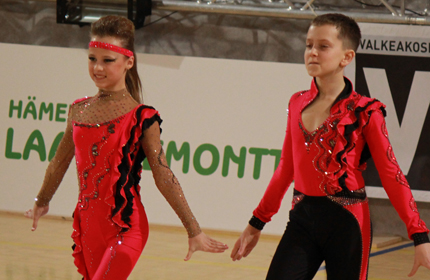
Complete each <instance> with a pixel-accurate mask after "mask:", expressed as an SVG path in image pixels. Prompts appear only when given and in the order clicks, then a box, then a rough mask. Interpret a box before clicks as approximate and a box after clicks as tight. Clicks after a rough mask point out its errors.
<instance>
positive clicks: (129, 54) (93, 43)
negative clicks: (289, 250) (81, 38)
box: [88, 41, 133, 57]
mask: <svg viewBox="0 0 430 280" xmlns="http://www.w3.org/2000/svg"><path fill="white" fill-rule="evenodd" d="M88 47H89V48H100V49H105V50H109V51H114V52H117V53H120V54H123V55H125V56H127V57H132V56H133V52H132V51H130V50H127V49H125V48H121V47H119V46H115V45H112V44H109V43H104V42H98V41H91V42H90V43H89V44H88Z"/></svg>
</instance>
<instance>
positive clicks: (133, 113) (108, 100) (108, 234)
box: [36, 89, 201, 280]
mask: <svg viewBox="0 0 430 280" xmlns="http://www.w3.org/2000/svg"><path fill="white" fill-rule="evenodd" d="M155 123H158V124H160V123H161V118H160V116H159V114H158V111H156V110H155V109H154V108H152V107H149V106H146V105H143V104H138V103H137V102H136V101H135V100H134V99H133V98H132V97H131V95H130V94H129V93H128V91H127V90H126V89H124V90H121V91H116V92H107V91H102V90H100V91H99V93H98V94H97V95H96V96H94V97H86V98H82V99H79V100H77V101H75V102H74V103H73V104H72V106H71V107H70V112H69V116H68V122H67V128H66V131H65V133H64V136H63V138H62V140H61V142H60V145H59V147H58V149H57V152H56V154H55V157H54V158H53V159H52V160H51V162H50V164H49V166H48V169H47V171H46V175H45V180H44V183H43V186H42V188H41V190H40V192H39V194H38V196H37V201H36V204H37V206H46V205H48V204H49V201H50V200H51V198H52V196H53V195H54V193H55V191H56V190H57V188H58V186H59V184H60V182H61V180H62V178H63V176H64V173H65V172H66V170H67V168H68V166H69V164H70V162H71V160H72V158H73V157H74V156H75V157H76V167H77V173H78V181H79V198H78V203H77V205H76V208H75V211H74V221H73V229H74V231H73V234H72V238H73V241H74V243H75V245H74V246H73V249H74V251H73V256H74V258H75V265H76V266H77V269H78V271H79V273H81V274H82V275H83V277H84V278H83V279H85V280H91V279H92V280H99V279H110V280H123V279H127V277H128V276H129V275H130V273H131V271H132V269H133V267H134V265H135V264H136V262H137V261H138V259H139V257H140V254H141V253H142V250H143V248H144V247H145V244H146V241H147V238H148V221H147V217H146V213H145V209H144V206H143V205H142V202H141V199H140V198H141V197H140V186H139V183H140V178H141V177H140V175H141V172H142V161H143V160H144V159H145V158H148V163H150V166H151V170H152V174H153V177H154V180H155V183H156V185H157V188H158V189H159V190H160V192H161V193H162V194H163V196H164V197H165V198H166V200H167V201H168V202H169V204H170V205H171V207H172V208H173V210H174V211H175V212H176V213H177V214H178V216H179V218H180V219H181V221H182V223H183V224H184V226H185V228H186V230H187V232H188V236H189V237H194V236H196V235H197V234H199V233H200V232H201V230H200V227H199V224H198V223H197V221H196V219H195V217H194V216H193V214H192V212H191V210H190V208H189V206H188V203H187V201H186V200H185V197H184V194H183V191H182V188H181V186H180V184H179V182H178V181H177V179H176V177H175V176H174V175H173V173H172V171H171V170H170V168H169V167H168V165H167V162H166V159H165V156H164V152H163V149H162V147H161V143H160V142H159V140H157V141H156V143H152V142H151V143H149V142H147V141H146V140H145V139H148V137H149V138H150V136H148V137H147V138H145V135H146V134H148V133H149V132H148V131H149V128H150V127H152V125H155Z"/></svg>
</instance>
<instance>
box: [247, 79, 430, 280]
mask: <svg viewBox="0 0 430 280" xmlns="http://www.w3.org/2000/svg"><path fill="white" fill-rule="evenodd" d="M345 84H346V86H345V89H344V90H343V91H342V93H341V94H340V95H339V97H338V98H337V100H336V101H335V102H334V105H333V106H332V108H331V111H330V116H329V117H328V118H327V119H326V120H325V121H324V123H323V124H321V125H320V126H319V127H318V128H317V129H316V130H314V131H307V130H306V128H305V127H304V125H303V122H302V119H301V113H302V111H303V110H304V109H305V108H306V106H307V105H309V104H310V103H312V101H313V100H314V99H315V98H316V96H317V95H318V87H317V84H316V82H315V80H313V82H312V84H311V89H310V90H307V91H302V92H298V93H296V94H294V95H293V96H292V97H291V99H290V103H289V108H288V124H287V131H286V137H285V141H284V144H283V148H282V154H281V160H280V163H279V166H278V168H277V170H276V171H275V174H274V175H273V177H272V179H271V181H270V184H269V186H268V187H267V190H266V192H265V194H264V196H263V198H262V199H261V202H260V204H259V205H258V207H257V208H256V209H255V210H254V212H253V214H254V217H253V218H252V219H251V221H250V224H251V225H256V227H257V228H258V226H259V225H260V228H261V226H262V225H264V223H267V222H269V221H270V220H271V217H272V216H273V215H274V214H275V213H277V211H278V210H279V207H280V204H281V201H282V199H283V197H284V194H285V192H286V191H287V189H288V187H289V185H290V184H291V182H292V181H293V180H294V198H293V203H292V204H293V205H292V210H291V212H290V222H289V223H288V226H287V229H286V232H285V234H284V237H283V240H282V241H281V243H280V245H279V247H278V250H277V253H276V255H275V257H274V259H273V261H272V265H271V268H270V269H269V274H268V279H275V278H277V279H281V278H280V277H279V275H280V274H282V273H283V275H286V274H290V278H288V279H312V277H313V275H314V274H315V273H316V272H317V270H318V268H319V266H320V264H321V262H322V261H323V260H325V261H326V267H327V275H328V277H329V279H357V280H358V279H360V280H362V279H367V268H368V259H369V253H370V246H371V238H372V236H371V235H372V234H371V222H370V215H369V207H368V201H367V197H366V192H365V183H364V180H363V177H362V171H363V170H364V169H365V168H366V160H368V159H369V158H370V157H372V158H373V161H374V162H375V165H376V168H377V170H378V172H379V175H380V178H381V181H382V184H383V187H384V189H385V190H386V192H387V194H388V196H389V198H390V201H391V202H392V204H393V205H394V207H395V209H396V211H397V212H398V214H399V216H400V217H401V219H402V220H403V221H404V223H405V224H406V227H407V230H408V235H409V238H411V239H414V240H415V243H416V244H420V243H424V242H428V237H427V233H428V231H429V230H428V229H427V227H426V225H425V223H424V222H423V221H422V220H421V219H420V216H419V213H418V210H417V207H416V203H415V201H414V198H413V196H412V193H411V190H410V187H409V185H408V183H407V181H406V179H405V176H404V175H403V173H402V171H401V170H400V167H399V165H398V163H397V161H396V158H395V156H394V153H393V150H392V147H391V144H390V142H389V139H388V134H387V129H386V125H385V120H384V117H385V109H384V107H385V105H384V104H382V103H381V102H379V101H378V100H376V99H371V98H368V97H364V96H361V95H359V94H358V93H356V92H355V91H354V90H353V89H352V84H351V82H350V81H349V80H347V79H346V78H345ZM298 236H299V237H298ZM300 240H305V241H300ZM302 245H303V247H306V248H303V247H300V246H302ZM292 247H295V249H292ZM289 253H290V254H292V256H290V257H285V255H286V254H289ZM282 258H284V260H282ZM288 258H290V259H288ZM283 261H286V263H282V262H283ZM288 263H289V266H290V267H291V269H290V268H287V267H286V266H288V265H287V264H288ZM353 264H357V265H353ZM301 266H302V267H301ZM342 266H346V267H348V268H345V269H344V268H341V267H342ZM300 269H302V271H301V272H297V271H299V270H300ZM280 270H283V272H280ZM342 270H344V271H345V272H344V273H345V275H348V277H346V278H342V277H345V276H342V272H339V271H342ZM293 271H296V272H293ZM291 273H295V276H291Z"/></svg>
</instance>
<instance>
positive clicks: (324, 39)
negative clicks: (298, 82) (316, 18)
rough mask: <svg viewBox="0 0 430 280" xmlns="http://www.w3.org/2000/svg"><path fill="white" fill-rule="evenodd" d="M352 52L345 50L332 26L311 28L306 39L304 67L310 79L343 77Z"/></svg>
mask: <svg viewBox="0 0 430 280" xmlns="http://www.w3.org/2000/svg"><path fill="white" fill-rule="evenodd" d="M353 52H354V51H352V50H350V49H346V48H345V47H344V45H343V41H342V40H341V39H339V32H338V30H337V29H336V27H335V26H333V25H328V24H327V25H322V26H313V25H312V26H311V27H310V28H309V30H308V34H307V37H306V50H305V65H306V70H307V71H308V74H309V75H310V76H312V77H317V78H325V77H330V76H333V75H338V74H340V75H343V69H344V67H345V66H346V65H348V63H349V62H350V59H352V58H351V55H352V57H353V56H354V54H353Z"/></svg>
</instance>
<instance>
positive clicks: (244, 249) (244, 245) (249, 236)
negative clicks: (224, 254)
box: [230, 224, 261, 261]
mask: <svg viewBox="0 0 430 280" xmlns="http://www.w3.org/2000/svg"><path fill="white" fill-rule="evenodd" d="M260 235H261V230H258V229H256V228H254V227H253V226H251V225H249V224H248V225H247V227H246V228H245V230H244V231H243V233H242V235H241V236H240V237H239V239H238V240H237V241H236V244H234V247H233V250H232V252H231V255H230V257H231V259H232V260H233V261H239V260H240V259H242V258H245V257H247V256H248V255H249V254H250V253H251V251H252V249H254V247H255V245H257V242H258V239H259V238H260Z"/></svg>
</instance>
